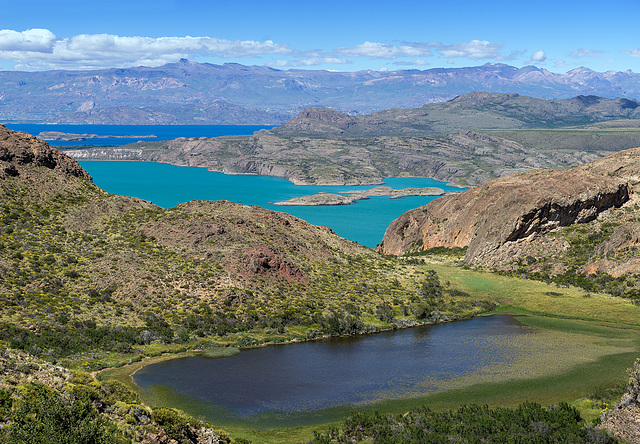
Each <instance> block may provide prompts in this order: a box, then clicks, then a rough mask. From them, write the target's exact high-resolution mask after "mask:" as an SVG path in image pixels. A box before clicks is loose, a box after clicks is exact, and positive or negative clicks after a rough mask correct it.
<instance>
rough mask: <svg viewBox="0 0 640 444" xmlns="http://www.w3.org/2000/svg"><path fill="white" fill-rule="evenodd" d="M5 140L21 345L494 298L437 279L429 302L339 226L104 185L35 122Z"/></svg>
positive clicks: (376, 323) (249, 326)
mask: <svg viewBox="0 0 640 444" xmlns="http://www.w3.org/2000/svg"><path fill="white" fill-rule="evenodd" d="M0 141H1V142H0V147H1V148H0V150H1V151H0V152H1V153H2V162H4V163H3V164H2V165H3V171H5V173H4V176H2V178H0V221H2V225H1V228H0V295H1V296H0V298H1V301H2V304H0V339H4V340H5V341H7V342H8V343H9V344H10V345H11V346H12V347H16V348H20V349H24V350H28V351H30V352H32V353H35V354H47V355H48V356H51V357H56V358H58V359H60V358H73V359H81V358H83V356H84V355H83V354H82V353H89V352H90V350H92V349H98V351H97V352H95V356H93V358H94V359H95V362H96V363H95V365H96V366H101V365H104V364H103V363H102V364H101V363H97V361H99V360H100V359H99V358H100V357H101V356H105V355H106V353H108V352H118V353H131V352H133V351H134V350H139V351H140V349H139V347H144V346H145V345H146V344H149V343H151V342H154V341H160V342H165V343H176V342H179V343H183V342H185V341H193V340H195V339H196V338H198V337H207V338H214V337H215V338H217V340H223V341H226V342H231V343H234V342H236V341H237V342H238V343H239V344H243V345H247V344H255V343H260V342H263V341H271V340H275V341H282V340H285V339H291V338H298V339H305V338H309V337H315V336H319V335H325V334H340V333H356V332H361V331H370V330H375V329H378V328H384V327H390V326H392V325H393V324H392V323H393V322H395V323H400V324H411V323H416V322H425V321H427V320H434V319H436V318H437V319H447V317H450V318H455V317H457V316H464V315H468V314H471V313H474V312H477V311H479V310H482V309H483V308H482V307H483V306H482V304H480V305H477V306H471V305H469V306H465V305H464V304H461V306H456V305H454V304H450V303H449V302H451V301H452V299H451V298H448V297H446V294H445V293H442V294H440V293H439V295H440V296H442V297H440V296H439V299H438V300H437V303H436V302H434V301H431V302H430V303H431V305H429V307H431V309H429V310H428V309H427V308H425V307H426V304H425V301H424V299H425V298H427V297H431V296H429V294H428V292H427V293H425V292H424V291H423V289H421V288H422V287H421V285H422V284H421V280H420V279H414V277H412V276H410V273H408V274H407V266H408V265H407V264H403V263H402V262H395V261H389V260H385V259H384V258H382V257H381V256H379V255H378V254H377V253H375V252H373V251H372V250H370V249H367V248H365V247H362V246H360V245H358V244H356V243H354V242H351V241H348V240H345V239H342V238H340V237H339V236H337V235H336V234H335V233H333V232H332V231H331V230H330V229H328V228H325V227H316V226H313V225H310V224H309V223H307V222H305V221H303V220H301V219H297V218H295V217H293V216H290V215H287V214H284V213H278V212H274V211H268V210H264V209H262V208H259V207H251V206H243V205H239V204H234V203H231V202H226V201H220V202H196V201H194V202H188V203H185V204H182V205H179V206H177V207H175V208H171V209H168V210H164V209H161V208H158V207H156V206H155V205H153V204H151V203H149V202H145V201H142V200H139V199H134V198H128V197H123V196H114V195H110V194H108V193H106V192H104V191H103V190H101V189H99V188H98V187H96V186H95V185H94V184H93V183H92V181H91V178H90V177H89V176H88V175H87V173H86V172H84V170H82V169H81V168H80V167H79V165H78V164H77V163H76V162H75V161H74V160H72V159H70V158H68V157H66V156H64V155H63V154H62V153H60V152H59V151H57V150H55V149H52V148H50V147H49V146H48V145H47V144H46V143H44V142H41V141H39V140H37V139H35V138H34V137H32V136H29V135H27V134H25V133H17V132H13V131H9V130H7V129H6V128H4V127H2V126H0ZM7 171H8V172H7ZM434 279H436V280H437V277H435V278H434ZM402 307H405V309H403V308H402ZM412 307H414V308H415V310H414V311H412ZM436 307H438V308H439V310H440V311H439V312H438V314H437V315H433V316H436V318H434V317H433V316H432V314H433V313H435V312H434V310H435V308H436ZM290 329H291V330H290ZM92 353H93V352H92ZM85 358H86V357H85ZM92 365H93V364H92Z"/></svg>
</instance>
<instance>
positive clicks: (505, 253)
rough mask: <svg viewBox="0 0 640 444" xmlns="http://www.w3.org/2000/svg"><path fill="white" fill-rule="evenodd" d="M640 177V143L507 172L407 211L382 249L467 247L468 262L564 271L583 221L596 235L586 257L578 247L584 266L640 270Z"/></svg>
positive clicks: (619, 271) (401, 251)
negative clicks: (567, 163) (578, 160)
mask: <svg viewBox="0 0 640 444" xmlns="http://www.w3.org/2000/svg"><path fill="white" fill-rule="evenodd" d="M639 178H640V148H635V149H631V150H625V151H621V152H619V153H616V154H612V155H610V156H607V157H604V158H601V159H598V160H596V161H594V162H591V163H589V164H585V165H582V166H579V167H574V168H572V169H570V170H567V171H553V170H536V171H531V172H526V173H519V174H514V175H510V176H505V177H501V178H498V179H496V180H493V181H491V182H489V183H488V184H486V185H483V186H478V187H474V188H470V189H468V190H465V191H464V192H462V193H460V194H457V195H449V196H445V197H442V198H439V199H436V200H434V201H433V202H431V203H429V204H428V205H426V206H423V207H420V208H416V209H414V210H411V211H408V212H406V213H405V214H403V215H402V216H401V217H399V218H398V219H396V220H395V221H393V222H392V224H391V225H390V226H389V228H388V229H387V231H386V233H385V236H384V240H383V243H382V245H381V247H380V250H381V251H382V252H383V253H385V254H392V255H401V254H404V253H407V252H412V251H413V252H415V251H422V250H428V249H431V248H434V247H446V248H453V247H461V248H465V247H466V248H467V251H466V256H465V261H466V262H467V263H472V264H481V265H485V266H491V267H505V266H506V267H507V268H509V267H514V266H515V265H514V264H516V263H518V264H519V265H522V263H523V261H524V262H525V263H531V262H537V263H538V268H540V267H542V265H541V264H543V263H545V264H547V266H548V267H551V268H556V271H557V272H564V271H566V270H567V269H568V268H571V266H575V265H576V264H573V265H571V264H570V262H571V260H570V259H571V258H570V257H569V256H571V255H572V254H573V253H574V252H575V250H576V249H577V248H578V244H579V242H580V241H579V240H578V239H577V238H576V237H575V235H576V230H578V228H574V227H579V230H578V232H580V233H582V235H583V237H589V236H590V240H588V242H589V243H590V245H591V247H590V248H591V250H592V251H591V252H590V253H589V258H588V259H585V258H584V257H582V256H584V255H585V254H586V253H585V252H582V253H580V254H581V255H582V256H581V257H582V259H581V262H580V263H579V264H578V265H579V266H580V267H578V268H579V269H580V270H581V271H583V272H585V273H593V272H596V271H600V272H604V273H609V274H612V275H614V276H615V275H618V276H619V275H621V274H625V273H630V272H638V271H640V267H639V265H640V261H639V260H638V259H637V258H636V253H635V244H634V242H637V239H638V236H636V235H635V234H634V233H636V232H638V230H639V228H640V227H637V226H636V225H637V224H638V223H637V222H636V218H635V216H634V214H635V211H636V210H637V208H636V207H635V205H636V202H637V200H638V195H637V193H636V192H635V190H636V188H637V185H638V179H639ZM563 227H568V228H563ZM596 238H597V239H596ZM596 240H597V241H596ZM583 241H584V242H587V240H584V239H583ZM623 253H624V254H623ZM612 256H616V258H615V259H612ZM571 263H572V262H571Z"/></svg>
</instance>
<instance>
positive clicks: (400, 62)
mask: <svg viewBox="0 0 640 444" xmlns="http://www.w3.org/2000/svg"><path fill="white" fill-rule="evenodd" d="M393 64H394V65H398V66H428V65H429V62H427V61H426V60H424V59H415V60H408V61H406V60H398V61H397V62H393Z"/></svg>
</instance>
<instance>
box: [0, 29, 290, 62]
mask: <svg viewBox="0 0 640 444" xmlns="http://www.w3.org/2000/svg"><path fill="white" fill-rule="evenodd" d="M291 53H293V51H292V50H291V48H289V46H288V45H286V44H279V43H275V42H273V41H271V40H265V41H262V42H260V41H254V40H235V41H232V40H225V39H219V38H213V37H190V36H186V37H159V38H151V37H121V36H117V35H112V34H81V35H76V36H73V37H70V38H58V37H56V36H55V34H53V33H52V32H51V31H49V30H47V29H30V30H27V31H22V32H18V31H13V30H6V29H5V30H0V59H2V60H14V61H17V62H18V67H19V68H21V69H48V68H54V67H64V66H73V67H76V68H77V67H82V68H93V67H110V66H124V65H145V64H148V65H159V64H162V63H167V62H172V61H176V60H177V59H179V58H182V57H186V58H189V57H191V56H216V57H222V58H240V57H255V56H260V55H265V54H278V55H285V54H291Z"/></svg>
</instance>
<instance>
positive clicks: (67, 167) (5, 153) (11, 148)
mask: <svg viewBox="0 0 640 444" xmlns="http://www.w3.org/2000/svg"><path fill="white" fill-rule="evenodd" d="M27 164H32V165H33V166H44V167H47V168H49V169H51V170H56V171H57V172H60V173H62V174H63V175H65V176H74V177H79V178H83V179H88V180H91V176H90V175H89V173H87V172H86V171H85V170H83V169H82V167H81V166H80V165H79V164H78V162H76V161H75V160H73V159H72V158H70V157H68V156H66V155H65V154H63V153H62V152H60V151H58V150H57V149H55V148H52V147H50V146H49V144H47V143H46V142H43V141H42V140H39V139H37V138H35V137H34V136H32V135H30V134H27V133H23V132H20V131H11V130H9V129H7V128H6V127H5V126H4V125H0V179H4V178H5V177H7V176H18V175H19V174H20V171H19V167H20V166H21V165H27Z"/></svg>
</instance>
